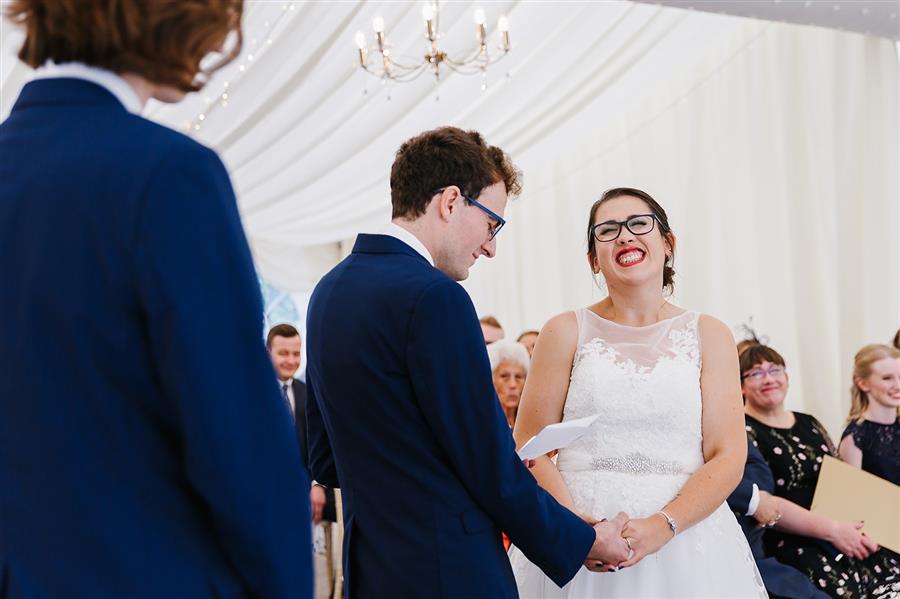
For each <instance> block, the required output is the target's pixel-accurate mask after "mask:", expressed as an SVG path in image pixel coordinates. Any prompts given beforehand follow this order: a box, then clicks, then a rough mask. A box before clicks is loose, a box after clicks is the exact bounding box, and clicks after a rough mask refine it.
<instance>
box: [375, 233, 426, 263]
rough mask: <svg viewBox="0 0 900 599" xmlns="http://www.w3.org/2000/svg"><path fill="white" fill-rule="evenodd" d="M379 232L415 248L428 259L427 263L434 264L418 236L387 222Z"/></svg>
mask: <svg viewBox="0 0 900 599" xmlns="http://www.w3.org/2000/svg"><path fill="white" fill-rule="evenodd" d="M381 234H382V235H388V236H390V237H393V238H395V239H399V240H400V241H402V242H403V243H405V244H406V245H408V246H409V247H411V248H412V249H414V250H416V251H417V252H418V253H419V254H421V255H422V257H423V258H425V259H426V260H428V264H430V265H432V266H434V258H432V257H431V252H429V251H428V248H427V247H425V244H424V243H422V242H421V241H419V238H418V237H416V236H415V235H413V234H412V233H410V232H409V231H407V230H406V229H404V228H403V227H401V226H400V225H396V224H394V223H388V225H387V226H386V227H385V228H384V230H383V231H382V232H381Z"/></svg>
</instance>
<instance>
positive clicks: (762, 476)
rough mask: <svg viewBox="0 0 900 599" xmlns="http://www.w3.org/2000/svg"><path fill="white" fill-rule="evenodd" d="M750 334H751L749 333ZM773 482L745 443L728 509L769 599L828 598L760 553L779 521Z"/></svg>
mask: <svg viewBox="0 0 900 599" xmlns="http://www.w3.org/2000/svg"><path fill="white" fill-rule="evenodd" d="M750 332H751V334H752V333H753V331H752V330H751V331H750ZM757 344H759V341H758V340H757V339H756V336H755V335H754V336H753V338H752V339H745V340H743V341H740V342H739V343H738V344H737V352H738V357H740V355H741V354H743V353H744V352H745V351H746V350H747V349H748V348H750V347H752V346H754V345H757ZM774 490H775V479H774V478H772V470H771V469H770V468H769V465H768V464H767V463H766V460H765V459H764V458H763V456H762V454H761V453H760V452H759V449H757V447H756V446H755V445H754V444H753V443H752V442H750V440H749V439H747V462H746V464H744V476H743V478H742V479H741V482H740V483H739V484H738V486H737V488H736V489H735V490H734V492H733V493H732V494H731V496H729V497H728V507H730V508H731V510H732V511H733V512H734V515H735V517H736V518H737V521H738V524H740V525H741V529H742V530H743V531H744V536H746V537H747V543H748V544H749V545H750V550H751V551H752V552H753V559H754V560H755V561H756V567H757V569H758V570H759V573H760V575H761V576H762V579H763V584H765V587H766V591H768V593H769V596H770V597H784V598H791V599H809V598H815V599H827V597H828V595H826V594H825V593H822V592H821V591H819V590H817V589H816V588H815V587H814V586H813V585H812V583H811V582H810V580H809V579H808V578H807V577H806V575H805V574H803V573H801V572H800V570H797V569H796V568H793V567H791V566H789V565H787V564H782V563H781V562H779V561H778V560H776V559H775V558H774V557H766V555H765V550H764V549H763V534H764V533H765V531H766V529H767V528H772V527H773V526H775V525H776V524H777V523H778V521H779V520H781V512H780V511H779V510H778V502H779V499H778V498H777V497H775V496H774V495H772V493H773V492H774Z"/></svg>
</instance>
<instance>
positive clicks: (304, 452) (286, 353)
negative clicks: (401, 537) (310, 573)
mask: <svg viewBox="0 0 900 599" xmlns="http://www.w3.org/2000/svg"><path fill="white" fill-rule="evenodd" d="M300 347H301V341H300V333H299V332H298V331H297V329H295V328H294V327H293V326H291V325H289V324H277V325H275V326H274V327H272V328H271V329H270V330H269V334H268V335H267V336H266V349H267V350H268V351H269V357H270V358H271V359H272V366H273V367H274V368H275V374H276V375H277V377H278V387H279V388H280V389H281V396H282V399H283V400H284V402H285V404H286V408H287V409H288V410H289V411H290V413H291V415H292V416H291V418H292V419H293V421H294V428H295V429H296V431H297V442H298V444H299V446H300V457H301V459H302V460H303V464H304V465H305V466H306V467H307V468H309V457H308V454H309V452H308V444H307V440H306V384H305V383H303V381H300V380H298V379H296V378H294V375H295V374H296V373H297V370H298V369H299V368H300ZM309 504H310V509H311V512H312V523H313V525H314V526H315V528H314V529H313V547H314V549H315V551H314V552H313V568H314V575H315V586H314V588H315V595H314V596H315V597H316V598H321V599H324V598H326V597H330V596H331V594H332V593H331V590H332V589H333V588H334V578H335V577H334V564H333V560H332V559H331V554H332V547H331V545H332V543H331V541H332V523H334V522H336V521H337V514H336V511H335V498H334V489H331V488H328V487H325V486H324V485H320V484H318V483H315V482H314V483H312V484H311V485H310V490H309Z"/></svg>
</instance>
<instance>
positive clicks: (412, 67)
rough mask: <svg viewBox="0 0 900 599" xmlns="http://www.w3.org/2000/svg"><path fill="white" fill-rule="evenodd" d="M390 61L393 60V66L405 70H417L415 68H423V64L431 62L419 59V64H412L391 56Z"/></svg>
mask: <svg viewBox="0 0 900 599" xmlns="http://www.w3.org/2000/svg"><path fill="white" fill-rule="evenodd" d="M390 61H391V66H392V67H396V68H398V69H400V70H403V71H413V70H415V69H420V68H422V66H423V65H427V64H429V63H427V62H425V61H424V60H422V61H419V63H418V64H411V63H404V62H398V61H395V60H394V58H393V57H390Z"/></svg>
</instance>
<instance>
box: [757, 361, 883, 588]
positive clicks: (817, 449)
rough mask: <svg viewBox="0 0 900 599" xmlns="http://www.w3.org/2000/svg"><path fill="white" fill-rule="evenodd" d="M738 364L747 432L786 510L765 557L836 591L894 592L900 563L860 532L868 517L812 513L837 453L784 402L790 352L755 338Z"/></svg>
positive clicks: (808, 419)
mask: <svg viewBox="0 0 900 599" xmlns="http://www.w3.org/2000/svg"><path fill="white" fill-rule="evenodd" d="M740 366H741V391H742V393H743V396H744V401H745V412H746V421H747V435H748V436H749V438H750V440H751V442H752V443H753V445H754V446H756V447H757V448H758V449H759V451H760V452H761V453H762V455H763V457H764V458H765V460H766V462H767V463H768V464H769V467H770V468H771V470H772V476H773V478H774V479H775V487H774V495H775V497H776V501H777V508H776V509H777V512H778V513H780V514H781V518H780V519H779V520H778V521H777V522H775V523H774V525H773V528H772V529H771V530H769V531H767V532H766V534H765V537H764V545H765V552H766V555H768V556H771V557H774V558H776V559H777V560H778V561H779V562H782V563H784V564H788V565H791V566H793V567H795V568H797V569H798V570H800V571H801V572H804V573H805V574H806V575H807V576H808V577H809V579H810V580H811V581H812V583H813V585H814V586H816V587H817V588H820V589H822V590H823V591H824V592H826V593H828V594H829V595H831V596H832V597H843V598H844V599H848V598H856V597H892V596H895V593H898V592H900V578H898V575H900V569H898V564H897V563H896V561H895V560H894V559H893V558H892V557H891V556H890V555H888V554H887V553H886V552H884V551H879V549H878V545H877V544H876V543H875V542H874V541H872V539H870V538H869V537H867V536H866V535H865V534H864V533H863V532H862V528H863V523H862V522H842V521H836V520H832V519H830V518H827V517H825V516H822V515H821V514H817V513H813V512H811V511H809V508H810V506H811V505H812V499H813V494H814V493H815V489H816V483H817V481H818V479H819V469H820V468H821V464H822V461H823V460H824V456H826V455H830V456H836V455H837V451H836V449H835V447H834V444H833V443H832V441H831V438H830V437H829V436H828V432H827V431H826V430H825V427H823V426H822V424H821V423H820V422H819V421H818V420H816V419H815V418H814V417H813V416H810V415H809V414H804V413H802V412H793V411H791V410H788V409H787V408H785V406H784V399H785V396H786V395H787V391H788V386H789V384H788V374H787V371H786V369H785V362H784V358H782V357H781V355H780V354H779V353H778V352H777V351H775V350H774V349H772V348H771V347H768V346H766V345H761V344H757V345H753V346H751V347H749V348H748V349H747V350H746V351H744V352H743V353H742V354H741V357H740Z"/></svg>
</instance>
